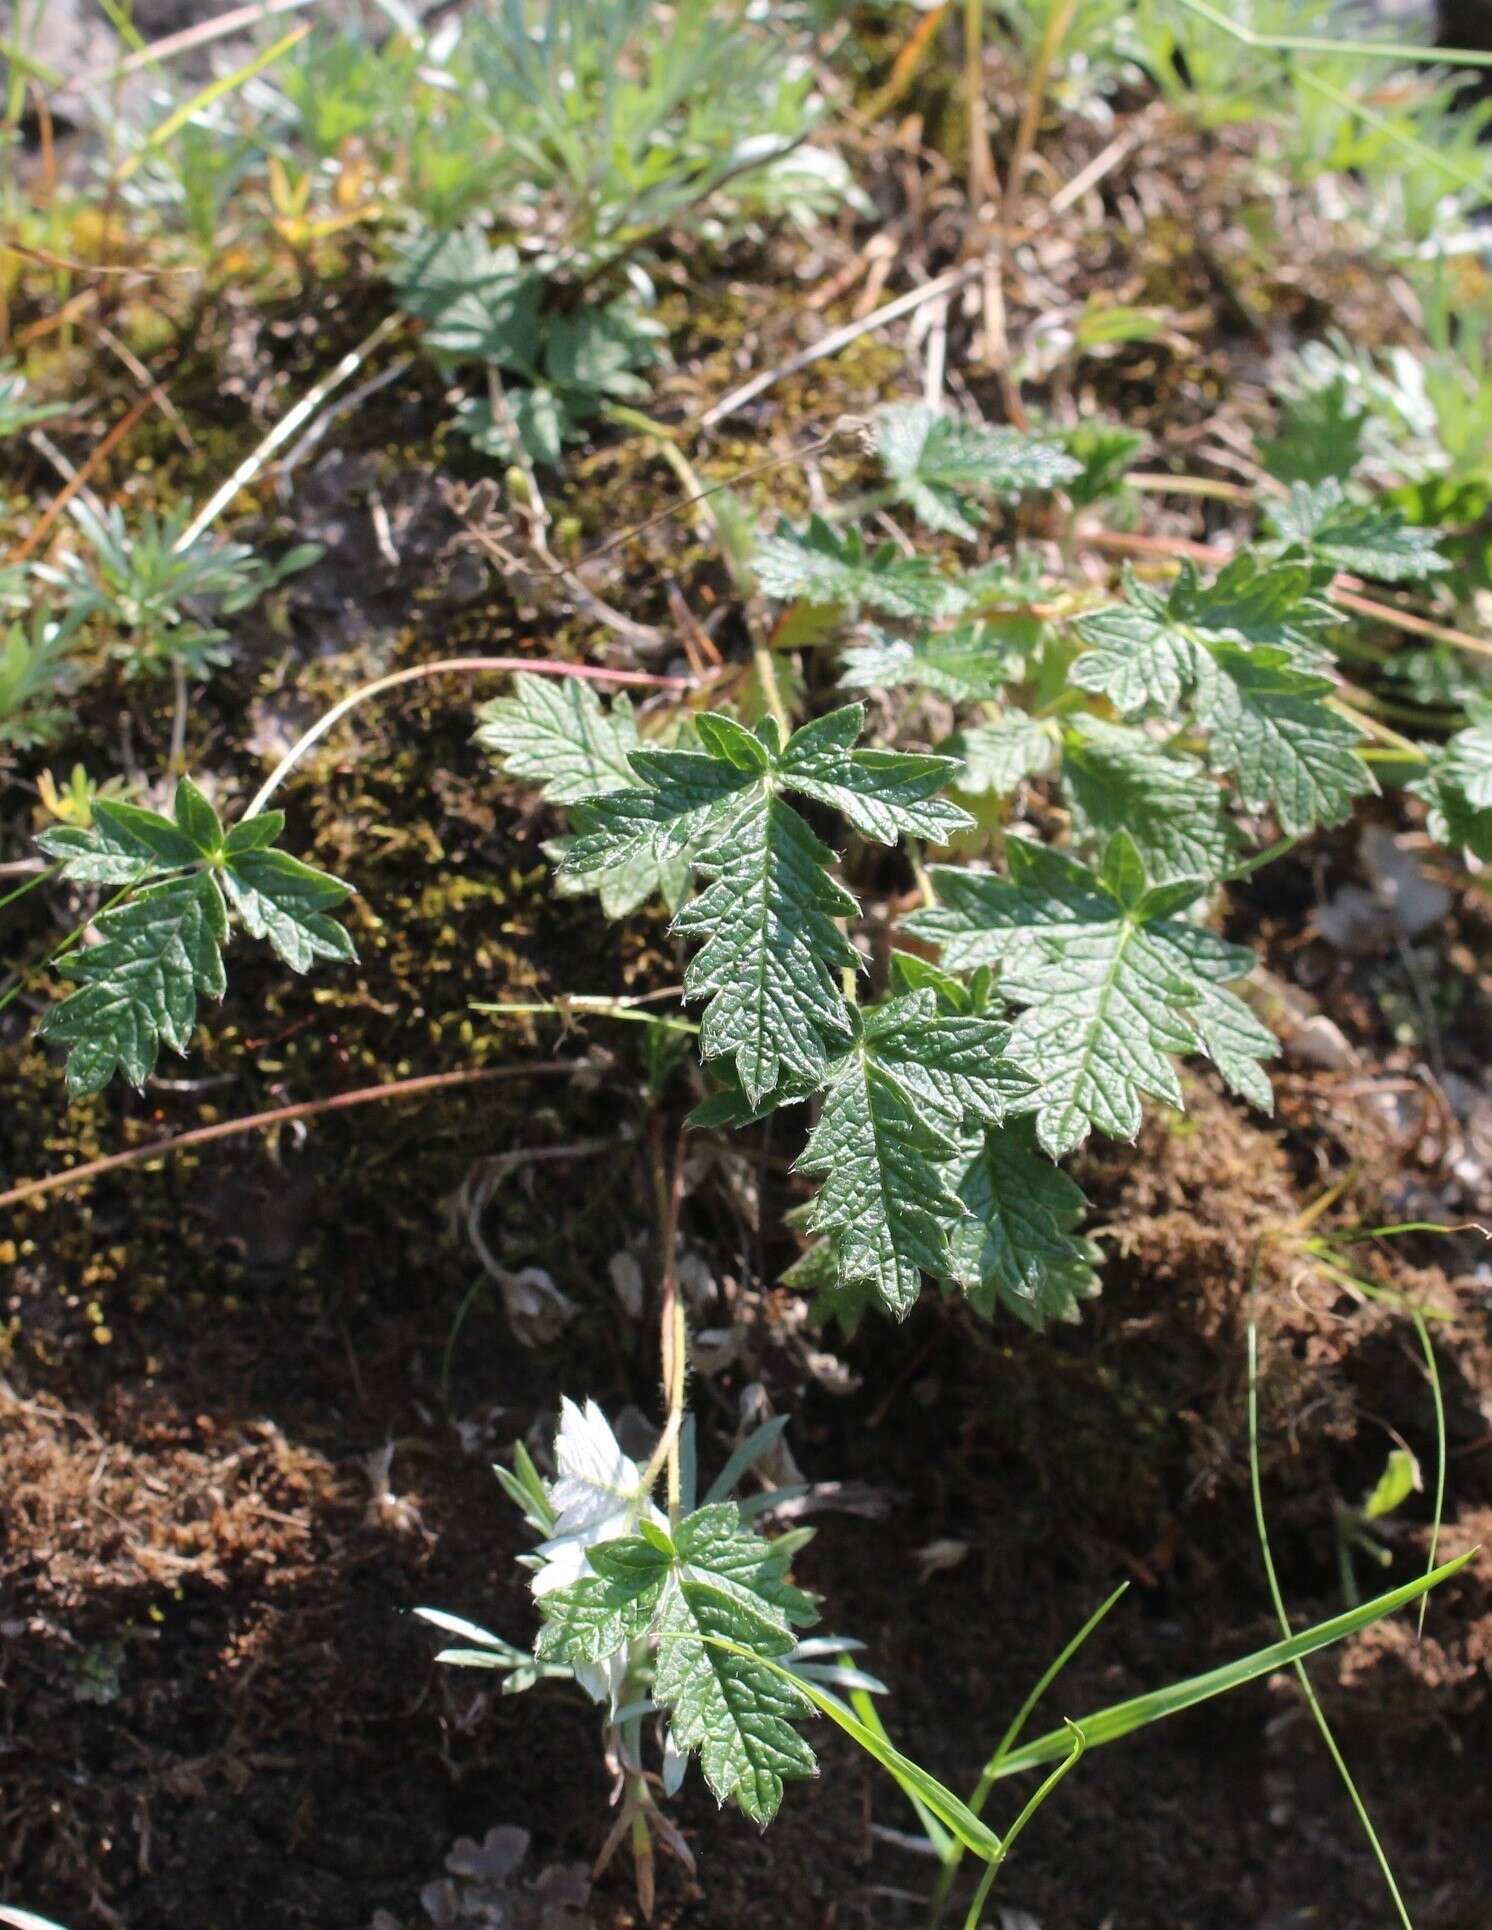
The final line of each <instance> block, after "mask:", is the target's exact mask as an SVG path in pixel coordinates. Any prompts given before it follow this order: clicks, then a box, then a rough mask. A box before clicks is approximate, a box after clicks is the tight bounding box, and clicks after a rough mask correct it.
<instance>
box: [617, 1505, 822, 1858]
mask: <svg viewBox="0 0 1492 1930" xmlns="http://www.w3.org/2000/svg"><path fill="white" fill-rule="evenodd" d="M727 1517H729V1518H731V1519H733V1522H734V1524H735V1525H734V1528H732V1526H731V1521H730V1520H727ZM677 1546H678V1551H679V1555H680V1557H681V1562H680V1565H679V1566H678V1568H677V1569H676V1570H675V1575H674V1580H673V1583H672V1585H671V1586H670V1588H669V1590H668V1592H667V1595H666V1597H665V1600H664V1604H663V1611H662V1614H661V1616H660V1617H659V1621H658V1666H657V1672H656V1675H655V1677H654V1680H653V1695H654V1698H655V1699H656V1700H657V1701H658V1702H659V1703H660V1704H661V1705H662V1706H663V1707H664V1708H666V1709H667V1710H668V1712H669V1728H670V1734H671V1737H672V1740H673V1742H674V1745H675V1746H676V1747H677V1748H679V1749H682V1750H686V1751H687V1750H694V1749H697V1750H698V1751H699V1755H700V1764H701V1767H702V1768H703V1770H704V1775H705V1781H706V1782H707V1783H708V1784H709V1786H710V1788H711V1790H712V1791H713V1793H714V1795H715V1796H716V1798H717V1799H718V1800H719V1801H720V1802H725V1801H726V1800H727V1799H728V1798H734V1800H735V1801H736V1802H737V1803H738V1804H739V1805H740V1807H741V1809H742V1810H743V1811H744V1812H745V1814H746V1815H747V1816H749V1817H750V1818H751V1819H752V1821H753V1822H756V1823H761V1824H766V1823H769V1822H771V1820H772V1818H773V1817H774V1816H775V1815H776V1813H777V1809H778V1806H779V1804H780V1803H781V1801H782V1786H783V1783H784V1782H785V1781H787V1780H791V1779H796V1778H801V1777H806V1776H812V1775H814V1774H815V1773H816V1770H817V1767H818V1765H817V1763H816V1761H815V1759H814V1754H813V1751H812V1750H811V1749H810V1748H809V1746H808V1744H807V1743H806V1742H804V1740H803V1738H802V1737H801V1736H800V1735H799V1734H798V1733H797V1731H796V1730H795V1729H794V1728H793V1726H792V1725H793V1723H794V1722H795V1721H799V1720H801V1719H802V1718H803V1717H805V1716H808V1715H811V1714H812V1713H813V1705H812V1703H811V1702H810V1701H809V1699H808V1697H807V1696H805V1695H804V1694H803V1693H802V1692H801V1690H799V1689H798V1688H796V1687H795V1686H794V1684H793V1683H791V1682H790V1681H787V1680H785V1679H784V1678H783V1676H782V1675H780V1674H778V1673H777V1672H776V1671H775V1670H770V1669H767V1668H764V1667H763V1666H762V1664H761V1662H760V1661H759V1660H757V1659H756V1658H757V1657H762V1656H765V1657H769V1658H772V1659H774V1660H775V1659H777V1658H778V1657H781V1656H784V1655H788V1654H790V1653H791V1651H792V1649H793V1647H794V1645H795V1638H794V1636H793V1634H792V1631H791V1628H790V1626H789V1615H788V1613H787V1611H786V1609H785V1607H784V1604H783V1590H784V1589H785V1588H786V1584H785V1583H784V1582H783V1580H782V1570H783V1568H784V1566H785V1563H784V1562H783V1560H782V1558H781V1557H780V1556H774V1555H773V1553H772V1548H771V1544H770V1543H768V1542H764V1541H762V1540H761V1539H760V1537H758V1536H755V1535H752V1534H749V1533H748V1532H746V1531H745V1530H744V1529H743V1528H741V1526H740V1514H739V1511H738V1510H737V1508H736V1506H735V1504H734V1503H724V1504H717V1505H716V1506H714V1507H709V1508H701V1509H699V1510H698V1511H697V1512H696V1513H695V1514H693V1515H691V1516H689V1517H688V1518H687V1519H686V1520H685V1521H684V1522H682V1523H681V1524H680V1527H679V1532H678V1536H677ZM789 1593H790V1594H793V1595H795V1594H796V1591H789ZM805 1599H806V1598H803V1597H798V1598H797V1600H798V1602H799V1603H804V1602H805ZM811 1613H812V1610H811V1605H809V1606H807V1607H806V1608H802V1609H800V1608H797V1607H796V1606H795V1608H794V1612H793V1615H792V1619H793V1620H804V1619H808V1618H809V1617H810V1616H811Z"/></svg>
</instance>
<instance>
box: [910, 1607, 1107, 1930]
mask: <svg viewBox="0 0 1492 1930" xmlns="http://www.w3.org/2000/svg"><path fill="white" fill-rule="evenodd" d="M1128 1589H1129V1583H1128V1582H1121V1583H1120V1584H1119V1586H1118V1587H1117V1588H1116V1589H1115V1590H1114V1592H1113V1594H1112V1595H1110V1596H1109V1598H1108V1600H1107V1601H1104V1602H1101V1603H1100V1604H1099V1606H1098V1607H1097V1608H1096V1609H1094V1611H1093V1613H1092V1614H1091V1615H1090V1616H1089V1617H1088V1619H1087V1621H1086V1622H1084V1624H1083V1626H1082V1627H1081V1628H1080V1629H1079V1630H1078V1632H1077V1634H1076V1635H1074V1636H1073V1637H1072V1639H1071V1641H1069V1642H1068V1643H1067V1645H1066V1646H1065V1647H1064V1648H1063V1649H1062V1650H1061V1651H1060V1653H1059V1654H1058V1655H1057V1657H1056V1658H1055V1660H1054V1661H1052V1662H1049V1663H1048V1664H1047V1666H1046V1668H1045V1669H1044V1670H1043V1671H1042V1673H1041V1674H1040V1675H1039V1676H1038V1677H1037V1680H1036V1684H1035V1687H1034V1688H1033V1689H1032V1690H1031V1692H1030V1694H1029V1695H1028V1696H1027V1697H1026V1699H1025V1701H1024V1702H1023V1703H1022V1704H1021V1706H1020V1708H1019V1709H1017V1710H1016V1712H1015V1716H1014V1719H1013V1720H1012V1721H1011V1724H1010V1727H1009V1728H1008V1729H1007V1730H1006V1731H1005V1733H1004V1735H1003V1736H1001V1738H1000V1742H999V1747H998V1748H997V1749H996V1750H995V1753H994V1755H992V1756H991V1757H990V1759H989V1761H988V1762H987V1763H986V1764H985V1766H984V1768H983V1770H982V1771H981V1772H980V1777H979V1781H978V1783H977V1784H976V1785H975V1788H974V1793H973V1795H972V1796H971V1797H970V1798H969V1808H970V1809H971V1810H972V1811H973V1812H974V1814H975V1815H976V1816H981V1815H983V1813H984V1806H985V1804H986V1803H987V1802H988V1801H989V1793H990V1791H991V1790H992V1789H993V1788H994V1786H995V1783H996V1781H997V1780H998V1778H999V1775H1000V1769H1001V1765H1002V1764H1003V1763H1004V1761H1005V1758H1006V1757H1007V1756H1008V1755H1009V1754H1010V1752H1011V1750H1012V1749H1013V1748H1014V1747H1015V1745H1016V1743H1017V1742H1019V1740H1020V1737H1021V1731H1022V1730H1023V1729H1024V1728H1025V1726H1026V1724H1027V1723H1028V1722H1029V1721H1030V1720H1031V1716H1032V1712H1033V1711H1034V1710H1035V1708H1036V1705H1037V1703H1038V1702H1040V1700H1041V1698H1042V1697H1043V1696H1044V1695H1045V1694H1046V1692H1047V1690H1048V1689H1049V1688H1050V1687H1051V1686H1052V1684H1053V1683H1054V1682H1055V1681H1056V1679H1057V1677H1058V1676H1059V1675H1060V1674H1061V1673H1062V1671H1063V1670H1064V1669H1065V1668H1066V1667H1067V1665H1068V1663H1069V1662H1070V1661H1071V1660H1072V1658H1073V1657H1074V1656H1075V1655H1076V1654H1077V1652H1078V1650H1079V1649H1080V1648H1081V1647H1082V1646H1083V1644H1084V1642H1086V1641H1087V1639H1088V1637H1089V1636H1090V1635H1091V1634H1092V1633H1093V1631H1094V1630H1095V1629H1096V1628H1097V1627H1098V1625H1099V1623H1100V1622H1101V1621H1102V1620H1103V1619H1104V1617H1105V1616H1106V1615H1107V1614H1108V1612H1109V1610H1110V1609H1111V1608H1113V1607H1114V1606H1115V1604H1116V1603H1117V1602H1118V1601H1119V1600H1120V1599H1121V1597H1122V1596H1124V1595H1125V1594H1126V1593H1127V1592H1128ZM1007 1840H1008V1838H1007ZM963 1855H964V1846H963V1844H962V1843H959V1842H956V1841H955V1843H954V1845H953V1848H952V1851H951V1852H950V1854H949V1856H948V1858H947V1859H946V1861H945V1862H944V1864H943V1868H942V1870H941V1871H940V1873H939V1876H938V1882H937V1887H936V1888H935V1889H934V1891H933V1898H932V1907H931V1910H930V1913H929V1916H928V1923H929V1925H931V1926H936V1925H937V1924H938V1923H939V1922H940V1921H941V1920H942V1915H943V1911H944V1908H945V1907H946V1905H947V1902H948V1893H949V1891H950V1890H951V1889H952V1888H953V1880H954V1878H955V1877H956V1876H957V1874H958V1866H959V1864H960V1863H961V1862H962V1861H963Z"/></svg>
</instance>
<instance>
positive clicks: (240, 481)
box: [176, 314, 404, 550]
mask: <svg viewBox="0 0 1492 1930" xmlns="http://www.w3.org/2000/svg"><path fill="white" fill-rule="evenodd" d="M403 326H404V317H403V316H402V315H399V314H394V315H386V316H385V317H384V318H383V320H382V321H381V322H380V323H379V324H378V326H377V328H375V329H374V330H373V331H372V333H371V334H369V335H365V336H364V337H363V339H362V341H360V342H359V343H358V345H357V347H356V348H354V349H350V350H349V351H348V352H347V354H346V355H344V356H343V357H342V359H341V361H340V362H338V364H337V366H336V367H335V368H334V369H333V370H332V372H331V374H330V375H328V376H325V377H324V378H323V379H322V380H321V381H320V382H318V383H317V384H316V385H315V387H314V388H312V389H308V390H307V391H306V393H305V394H304V395H303V396H302V397H301V399H300V401H299V402H297V403H296V405H295V407H294V408H293V409H292V410H291V411H290V413H289V414H288V415H286V416H283V417H282V418H281V419H280V421H279V422H277V423H276V424H275V426H274V428H273V429H271V430H270V432H269V434H268V435H267V436H266V437H265V438H264V440H263V441H262V442H261V443H260V444H259V446H258V448H257V449H255V450H254V451H253V452H252V454H250V455H248V456H246V457H245V458H244V460H243V461H242V462H241V463H240V464H239V465H238V467H237V468H236V469H235V470H234V472H233V474H232V475H231V476H230V477H229V478H228V480H227V481H226V482H225V483H224V484H223V485H222V486H221V488H219V489H217V490H215V491H214V492H213V494H212V495H211V496H209V497H208V499H207V501H206V502H205V503H204V504H203V505H202V507H201V509H200V510H198V512H197V514H196V515H195V516H194V517H193V518H192V520H191V522H190V523H188V524H187V526H186V528H185V529H184V530H183V531H182V532H181V536H180V538H179V540H178V541H177V544H176V547H177V549H179V550H185V549H190V548H191V546H192V544H193V543H195V542H196V540H197V538H198V537H199V536H200V535H201V534H202V532H203V531H204V530H205V529H207V528H208V527H209V526H210V525H211V524H212V523H214V522H215V521H216V520H217V518H218V516H219V515H220V514H221V512H222V511H223V510H224V509H226V508H227V506H228V504H229V503H231V502H232V500H233V498H234V497H235V496H236V495H237V494H238V492H239V490H240V489H243V488H244V487H246V486H247V484H249V483H251V482H252V481H253V480H254V478H255V476H257V475H258V474H259V471H260V470H261V469H262V468H263V467H264V465H265V464H266V463H267V462H268V461H269V459H270V457H271V456H272V455H273V454H274V452H275V451H276V449H278V448H279V447H280V446H281V445H282V444H283V443H286V442H288V441H289V440H290V438H291V437H292V436H293V435H294V434H295V432H296V430H297V429H298V428H299V427H300V425H301V424H302V423H303V422H304V421H305V420H306V418H307V416H309V415H312V414H313V413H314V412H315V411H316V410H317V409H318V408H319V407H320V406H321V404H322V403H323V402H324V401H325V400H326V398H327V396H329V395H330V394H331V392H332V390H333V389H339V388H340V387H341V386H342V384H343V383H344V382H345V381H346V380H347V378H348V377H349V376H350V375H355V374H356V373H357V371H358V370H359V369H360V368H361V367H362V365H363V363H364V362H366V361H367V359H368V357H369V356H370V355H371V354H372V353H373V351H374V350H375V349H377V348H379V347H380V346H381V345H382V344H383V343H384V342H386V341H387V340H388V338H389V337H390V336H391V335H393V334H395V333H396V332H397V331H398V330H399V329H401V328H402V327H403Z"/></svg>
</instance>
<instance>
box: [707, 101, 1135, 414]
mask: <svg viewBox="0 0 1492 1930" xmlns="http://www.w3.org/2000/svg"><path fill="white" fill-rule="evenodd" d="M1143 138H1144V129H1143V127H1138V126H1137V127H1136V128H1134V129H1132V130H1131V131H1130V132H1128V133H1127V134H1124V135H1120V136H1118V137H1117V138H1116V139H1114V140H1112V141H1110V143H1109V145H1108V146H1107V147H1106V148H1105V149H1104V150H1103V152H1102V153H1101V154H1099V155H1096V156H1095V157H1094V159H1093V160H1092V161H1090V162H1089V164H1088V166H1087V167H1085V168H1084V169H1083V170H1082V172H1081V173H1080V174H1076V175H1074V176H1073V178H1072V180H1071V181H1069V182H1068V183H1067V184H1066V185H1065V186H1064V187H1061V188H1059V189H1058V190H1057V192H1056V194H1054V195H1053V197H1052V199H1051V201H1050V203H1049V204H1048V212H1049V213H1052V214H1059V213H1061V212H1062V211H1063V210H1064V209H1066V208H1068V207H1070V206H1071V205H1072V203H1073V202H1074V201H1076V200H1077V199H1078V198H1079V197H1080V196H1081V195H1084V194H1086V193H1087V192H1088V190H1089V189H1090V188H1091V187H1093V186H1095V185H1096V183H1097V182H1099V181H1101V180H1102V179H1103V177H1104V175H1106V174H1108V173H1109V172H1110V171H1111V170H1112V169H1113V168H1116V167H1117V166H1118V165H1119V163H1120V161H1122V160H1123V159H1124V157H1125V155H1127V154H1128V153H1129V152H1130V150H1131V149H1132V148H1134V147H1136V146H1137V145H1138V144H1139V142H1140V141H1141V140H1142V139H1143ZM994 259H997V256H996V255H994V254H992V253H986V254H981V255H977V256H975V257H974V259H973V260H971V261H965V262H960V264H959V265H958V267H957V268H950V269H948V270H946V271H945V273H943V274H941V275H936V276H934V278H933V279H932V280H931V281H929V282H924V283H923V285H922V286H921V287H920V288H913V289H909V290H908V292H907V293H906V294H905V295H898V296H897V297H896V298H895V300H893V301H889V302H886V303H884V304H883V305H882V306H881V307H880V308H875V309H872V310H871V312H870V314H868V315H862V316H860V317H859V319H858V320H856V321H853V322H846V323H845V324H844V326H843V327H841V328H836V329H832V330H831V331H830V333H829V334H827V335H825V336H824V337H823V338H822V340H820V341H817V342H815V343H814V344H813V346H812V347H811V348H806V349H801V350H800V351H799V352H798V353H797V354H796V355H793V356H790V357H789V358H788V360H787V361H786V362H783V363H780V364H779V365H778V366H777V367H776V368H772V369H762V370H760V371H758V373H757V374H755V375H753V376H752V377H751V379H750V380H749V381H748V382H743V383H742V384H741V386H740V387H739V388H736V389H732V390H731V391H730V392H729V394H727V395H723V396H722V397H721V398H720V400H719V401H718V402H716V403H715V404H714V405H713V406H712V407H710V408H708V409H706V411H705V412H704V414H703V415H702V416H701V417H700V427H701V428H702V429H712V428H714V426H715V424H716V423H717V422H723V421H724V420H725V418H726V417H727V416H729V415H734V414H735V413H736V411H737V410H738V409H741V408H744V407H745V405H746V404H747V403H748V402H754V401H755V400H756V398H757V397H758V396H759V395H762V394H764V393H765V391H766V390H768V389H770V388H771V387H772V386H773V385H774V384H775V383H777V382H780V381H781V380H782V379H783V378H784V377H785V376H789V375H796V374H798V372H799V371H800V370H802V369H806V368H809V367H811V366H812V365H813V363H815V362H819V361H822V360H823V358H824V357H825V356H826V355H837V354H838V353H839V351H840V350H841V349H843V348H848V347H849V346H850V344H851V343H852V342H858V341H859V339H860V337H861V336H862V335H869V334H871V333H872V332H873V331H874V330H876V329H878V328H884V327H885V326H886V324H887V323H888V322H896V321H900V320H901V318H902V316H903V315H910V314H912V313H913V312H914V311H915V310H916V309H919V308H921V307H922V305H923V304H924V303H925V302H935V301H940V300H941V299H942V298H943V297H944V296H946V295H955V294H957V293H958V291H959V289H961V288H967V287H968V285H969V283H970V282H973V281H978V280H980V279H981V277H982V276H983V275H984V274H985V272H986V270H987V269H988V267H989V265H990V263H991V261H992V260H994Z"/></svg>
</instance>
